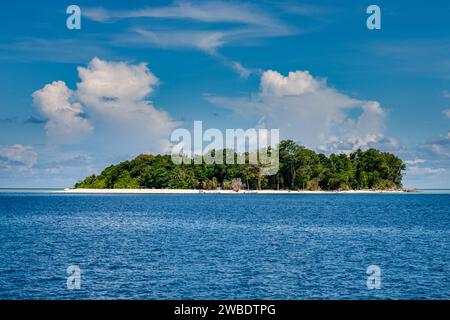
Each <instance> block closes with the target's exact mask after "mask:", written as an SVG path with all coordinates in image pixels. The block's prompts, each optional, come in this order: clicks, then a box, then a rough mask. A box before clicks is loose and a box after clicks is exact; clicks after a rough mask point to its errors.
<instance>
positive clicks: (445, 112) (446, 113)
mask: <svg viewBox="0 0 450 320" xmlns="http://www.w3.org/2000/svg"><path fill="white" fill-rule="evenodd" d="M442 113H443V114H444V116H446V117H447V118H449V119H450V109H447V110H444V111H442Z"/></svg>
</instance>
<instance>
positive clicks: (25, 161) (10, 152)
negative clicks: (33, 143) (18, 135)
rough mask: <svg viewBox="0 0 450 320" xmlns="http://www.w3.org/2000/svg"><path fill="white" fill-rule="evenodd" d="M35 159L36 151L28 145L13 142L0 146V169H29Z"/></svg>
mask: <svg viewBox="0 0 450 320" xmlns="http://www.w3.org/2000/svg"><path fill="white" fill-rule="evenodd" d="M36 161H37V153H36V152H35V151H34V150H33V148H32V147H30V146H24V145H22V144H14V145H11V146H0V170H13V171H24V170H29V169H31V168H32V167H33V165H34V164H35V163H36Z"/></svg>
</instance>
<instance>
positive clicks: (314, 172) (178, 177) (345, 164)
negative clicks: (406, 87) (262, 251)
mask: <svg viewBox="0 0 450 320" xmlns="http://www.w3.org/2000/svg"><path fill="white" fill-rule="evenodd" d="M277 151H278V153H279V170H278V171H277V172H276V174H273V175H263V174H261V170H260V165H259V164H256V165H252V164H248V163H245V164H206V163H202V164H194V162H192V163H183V164H175V163H174V162H173V161H172V158H171V156H170V155H149V154H141V155H139V156H137V157H136V158H135V159H133V160H129V161H124V162H121V163H119V164H116V165H111V166H109V167H107V168H106V169H104V170H103V171H102V172H101V173H100V174H98V175H95V174H94V175H91V176H89V177H87V178H85V179H84V180H82V181H79V182H77V183H76V184H75V186H74V189H66V191H69V190H73V191H81V192H82V191H83V190H90V191H94V190H100V192H101V190H105V191H106V190H117V191H119V190H130V189H133V190H155V191H156V190H166V191H165V192H166V193H177V191H176V190H185V191H187V192H188V193H195V192H206V193H207V192H211V191H213V192H214V191H218V190H219V191H228V193H233V192H241V193H242V192H250V191H255V192H260V193H269V192H273V193H289V192H299V191H304V192H320V191H322V192H358V191H361V192H371V191H376V192H377V191H383V192H401V191H403V187H402V178H403V171H404V170H405V164H404V163H403V161H402V160H401V159H400V158H399V157H397V156H396V155H394V154H392V153H389V152H381V151H379V150H377V149H374V148H370V149H367V150H365V151H363V150H360V149H358V150H356V151H354V152H351V153H348V154H346V153H341V154H334V153H333V154H330V155H329V156H326V155H325V154H323V153H316V152H314V151H313V150H309V149H307V148H305V147H303V146H300V145H298V144H296V143H295V142H293V141H292V140H283V141H281V142H280V143H279V145H278V150H277ZM212 152H225V150H220V151H214V150H213V151H212ZM235 156H236V157H237V156H238V155H237V154H235ZM245 156H248V154H246V155H245ZM171 191H173V192H171ZM189 191H191V192H189ZM148 193H152V192H151V191H150V192H148ZM155 193H156V192H155Z"/></svg>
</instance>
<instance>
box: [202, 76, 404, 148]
mask: <svg viewBox="0 0 450 320" xmlns="http://www.w3.org/2000/svg"><path fill="white" fill-rule="evenodd" d="M206 99H207V100H209V101H210V102H211V103H213V104H216V105H220V106H223V107H226V108H230V109H232V110H234V111H235V112H237V113H239V114H241V115H248V116H252V117H257V118H258V123H260V124H261V125H263V126H264V127H267V128H274V129H280V134H281V136H282V138H290V139H294V140H296V141H298V142H300V143H302V144H304V145H306V146H308V147H311V148H315V149H319V150H323V151H343V152H348V151H351V150H354V149H355V148H365V147H368V146H373V145H377V147H382V146H383V145H386V146H389V147H391V148H394V147H396V146H398V142H397V141H396V140H395V139H391V138H386V137H384V134H383V132H384V120H385V117H386V112H385V111H384V109H383V108H382V107H381V106H380V104H379V103H378V102H376V101H362V100H358V99H354V98H351V97H349V96H348V95H346V94H344V93H341V92H339V91H338V90H336V89H334V88H332V87H330V86H329V85H328V84H327V82H326V80H325V79H320V78H316V77H314V76H313V75H311V74H310V73H309V72H308V71H295V72H289V73H288V75H287V76H284V75H282V74H280V73H279V72H277V71H273V70H269V71H265V72H264V73H263V74H262V77H261V82H260V89H259V92H257V93H255V94H253V95H251V97H249V98H248V97H238V98H227V97H217V96H207V97H206Z"/></svg>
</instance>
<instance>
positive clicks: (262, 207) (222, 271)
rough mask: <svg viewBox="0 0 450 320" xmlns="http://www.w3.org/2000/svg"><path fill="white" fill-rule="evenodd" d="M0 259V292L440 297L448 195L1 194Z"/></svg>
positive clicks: (26, 295)
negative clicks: (72, 272)
mask: <svg viewBox="0 0 450 320" xmlns="http://www.w3.org/2000/svg"><path fill="white" fill-rule="evenodd" d="M0 262H1V263H0V299H113V298H114V299H116V298H120V299H449V298H450V265H449V262H450V195H449V194H421V193H418V194H401V195H394V194H384V195H378V194H370V195H363V194H360V195H68V194H56V193H48V192H45V193H39V192H34V193H18V192H1V193H0ZM70 265H77V266H79V267H80V268H81V287H80V289H79V290H69V289H67V283H66V281H67V276H68V275H67V272H66V270H67V267H68V266H70ZM369 265H378V266H379V267H380V268H381V288H380V289H373V290H369V289H368V288H367V284H366V283H367V277H368V275H367V274H366V269H367V267H368V266H369Z"/></svg>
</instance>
